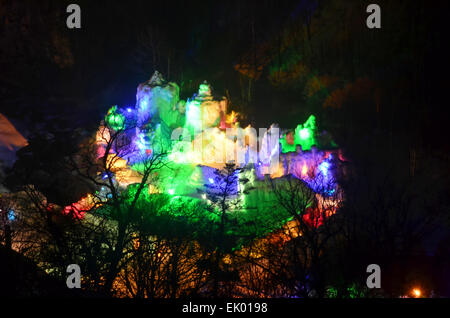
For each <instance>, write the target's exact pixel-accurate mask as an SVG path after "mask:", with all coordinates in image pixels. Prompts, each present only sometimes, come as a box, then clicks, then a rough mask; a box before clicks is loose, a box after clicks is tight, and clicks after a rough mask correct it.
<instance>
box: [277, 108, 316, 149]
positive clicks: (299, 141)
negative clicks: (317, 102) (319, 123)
mask: <svg viewBox="0 0 450 318" xmlns="http://www.w3.org/2000/svg"><path fill="white" fill-rule="evenodd" d="M316 130H317V127H316V117H315V116H314V115H311V116H309V118H308V120H307V121H306V122H305V123H304V124H303V125H302V124H300V125H298V126H297V128H296V129H295V132H288V133H286V134H285V135H284V136H283V137H282V138H281V139H280V143H281V151H282V152H283V153H286V152H292V151H295V150H296V147H297V145H300V146H301V147H302V150H304V151H307V150H311V147H312V146H314V145H316V138H315V133H316Z"/></svg>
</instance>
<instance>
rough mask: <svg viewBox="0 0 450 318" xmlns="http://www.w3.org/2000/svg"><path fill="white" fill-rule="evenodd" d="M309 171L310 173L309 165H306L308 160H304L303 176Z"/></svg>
mask: <svg viewBox="0 0 450 318" xmlns="http://www.w3.org/2000/svg"><path fill="white" fill-rule="evenodd" d="M307 173H308V167H307V166H306V162H303V167H302V176H303V177H305V176H306V174H307Z"/></svg>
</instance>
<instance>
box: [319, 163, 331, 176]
mask: <svg viewBox="0 0 450 318" xmlns="http://www.w3.org/2000/svg"><path fill="white" fill-rule="evenodd" d="M329 168H330V163H329V162H328V161H323V162H322V163H321V164H320V165H319V170H320V172H322V175H323V176H324V177H326V176H327V175H328V169H329Z"/></svg>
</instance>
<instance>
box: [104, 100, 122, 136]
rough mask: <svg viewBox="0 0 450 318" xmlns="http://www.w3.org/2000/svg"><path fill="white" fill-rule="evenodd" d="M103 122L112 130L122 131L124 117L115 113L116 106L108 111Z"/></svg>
mask: <svg viewBox="0 0 450 318" xmlns="http://www.w3.org/2000/svg"><path fill="white" fill-rule="evenodd" d="M105 121H106V123H107V124H108V126H110V127H111V128H112V129H114V130H122V129H124V128H125V117H124V116H123V115H122V114H120V113H118V112H117V105H114V106H113V107H111V108H110V109H109V110H108V113H107V114H106V117H105Z"/></svg>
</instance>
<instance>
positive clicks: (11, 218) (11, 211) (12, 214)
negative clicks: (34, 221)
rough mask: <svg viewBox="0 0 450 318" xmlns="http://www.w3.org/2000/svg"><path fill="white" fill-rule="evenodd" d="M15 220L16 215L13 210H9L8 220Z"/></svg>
mask: <svg viewBox="0 0 450 318" xmlns="http://www.w3.org/2000/svg"><path fill="white" fill-rule="evenodd" d="M15 219H16V214H15V213H14V210H12V209H11V210H9V212H8V220H10V221H14V220H15Z"/></svg>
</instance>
